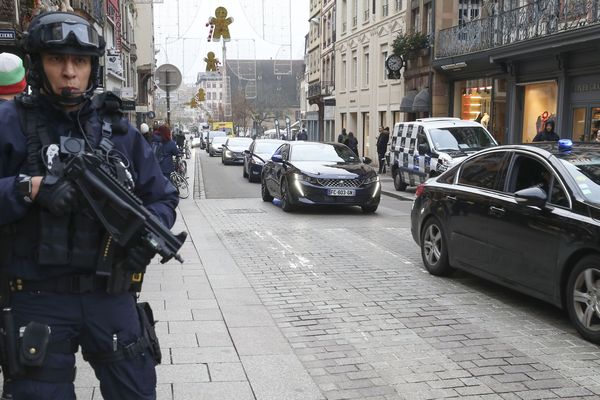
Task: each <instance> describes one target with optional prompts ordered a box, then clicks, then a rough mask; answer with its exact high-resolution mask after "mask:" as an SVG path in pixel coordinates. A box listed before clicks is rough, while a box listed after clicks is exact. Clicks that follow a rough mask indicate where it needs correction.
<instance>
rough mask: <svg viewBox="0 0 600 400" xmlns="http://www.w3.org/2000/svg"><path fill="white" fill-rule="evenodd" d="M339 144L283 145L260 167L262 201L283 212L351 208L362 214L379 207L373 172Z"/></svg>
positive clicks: (372, 169) (377, 182)
mask: <svg viewBox="0 0 600 400" xmlns="http://www.w3.org/2000/svg"><path fill="white" fill-rule="evenodd" d="M364 161H365V162H363V161H362V160H361V159H360V158H359V157H358V156H357V155H356V154H355V153H354V152H353V151H352V150H350V148H348V146H346V145H344V144H340V143H318V142H304V141H300V142H286V143H284V144H282V145H281V146H279V148H278V149H277V150H276V151H275V153H273V155H272V156H271V159H270V160H269V161H268V162H267V163H266V164H265V165H264V166H263V171H262V176H261V194H262V199H263V200H264V201H271V200H273V197H277V198H279V199H280V200H281V208H282V209H283V210H284V211H292V210H294V209H295V208H296V207H297V206H299V205H319V204H322V205H325V204H336V205H355V206H360V207H362V210H363V211H364V212H365V213H373V212H375V211H376V210H377V207H378V206H379V199H380V195H381V185H380V183H379V176H378V175H377V171H376V170H375V168H373V167H371V166H369V165H367V164H368V163H370V162H371V160H370V159H365V160H364Z"/></svg>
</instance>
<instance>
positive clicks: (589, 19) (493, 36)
mask: <svg viewBox="0 0 600 400" xmlns="http://www.w3.org/2000/svg"><path fill="white" fill-rule="evenodd" d="M598 3H599V2H598V0H562V1H560V2H559V1H556V0H537V1H535V2H533V3H531V4H528V5H526V6H523V7H519V8H515V9H512V10H509V11H506V12H503V13H500V14H497V15H493V16H490V17H487V18H481V19H477V20H474V21H470V22H467V23H465V24H462V25H457V26H453V27H451V28H448V29H443V30H440V31H439V32H438V33H437V37H436V41H435V57H436V58H445V57H453V56H459V55H464V54H470V53H476V52H479V51H484V50H489V49H492V48H495V47H500V46H506V45H510V44H514V43H519V42H523V41H526V40H531V39H535V38H538V37H541V36H548V35H554V34H559V33H561V32H566V31H572V30H575V29H580V28H583V27H587V26H590V25H595V24H600V5H599V4H598Z"/></svg>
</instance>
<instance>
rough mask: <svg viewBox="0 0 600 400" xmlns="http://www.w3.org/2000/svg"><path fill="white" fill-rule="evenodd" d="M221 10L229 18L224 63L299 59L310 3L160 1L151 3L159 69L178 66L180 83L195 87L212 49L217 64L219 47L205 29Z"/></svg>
mask: <svg viewBox="0 0 600 400" xmlns="http://www.w3.org/2000/svg"><path fill="white" fill-rule="evenodd" d="M290 3H291V4H290ZM288 5H289V7H291V10H290V11H291V13H290V11H288ZM219 6H222V7H225V8H226V9H227V11H228V13H229V14H228V17H232V18H233V23H232V24H231V25H229V28H230V33H231V41H230V42H228V43H227V58H228V59H249V58H254V57H256V58H257V59H271V58H273V59H289V58H290V57H291V58H293V59H303V57H304V37H305V35H306V34H307V33H308V29H309V23H308V17H309V0H164V2H163V3H155V4H154V36H155V37H154V40H155V44H156V47H157V48H158V49H159V50H160V51H159V53H158V54H157V56H156V58H157V61H158V65H161V64H164V63H169V64H173V65H176V66H177V67H178V68H179V69H180V70H181V71H182V74H183V77H184V82H186V83H194V82H195V80H196V75H197V74H198V72H200V71H204V70H205V69H206V63H205V62H204V57H206V53H208V52H209V51H213V52H214V53H215V54H216V55H217V58H219V59H220V60H221V58H222V55H221V52H222V51H221V49H222V43H221V42H208V41H207V37H208V34H209V28H208V27H207V26H206V23H207V22H208V19H209V18H210V17H214V15H215V9H216V8H217V7H219ZM178 9H179V12H178V11H177V10H178ZM263 21H264V23H263ZM290 25H291V28H290ZM290 43H291V45H290Z"/></svg>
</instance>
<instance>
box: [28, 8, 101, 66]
mask: <svg viewBox="0 0 600 400" xmlns="http://www.w3.org/2000/svg"><path fill="white" fill-rule="evenodd" d="M105 46H106V43H105V41H104V38H103V37H102V36H100V35H99V34H98V32H97V31H96V29H94V27H93V26H92V25H91V24H90V23H89V22H88V21H87V20H86V19H85V18H83V17H81V16H79V15H77V14H73V13H69V12H48V13H42V14H40V15H38V16H36V17H35V18H34V19H33V20H32V21H31V24H29V28H28V29H27V32H26V33H25V34H24V36H23V48H24V49H25V51H26V52H27V53H29V54H39V53H42V52H49V53H58V54H80V55H87V56H92V57H101V56H102V55H104V47H105Z"/></svg>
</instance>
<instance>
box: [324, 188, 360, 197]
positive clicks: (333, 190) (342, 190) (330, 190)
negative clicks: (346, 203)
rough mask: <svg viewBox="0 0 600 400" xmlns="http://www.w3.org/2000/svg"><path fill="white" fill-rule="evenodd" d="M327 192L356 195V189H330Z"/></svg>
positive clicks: (336, 194) (334, 194)
mask: <svg viewBox="0 0 600 400" xmlns="http://www.w3.org/2000/svg"><path fill="white" fill-rule="evenodd" d="M327 194H328V195H330V196H356V191H355V190H354V189H329V190H327Z"/></svg>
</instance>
